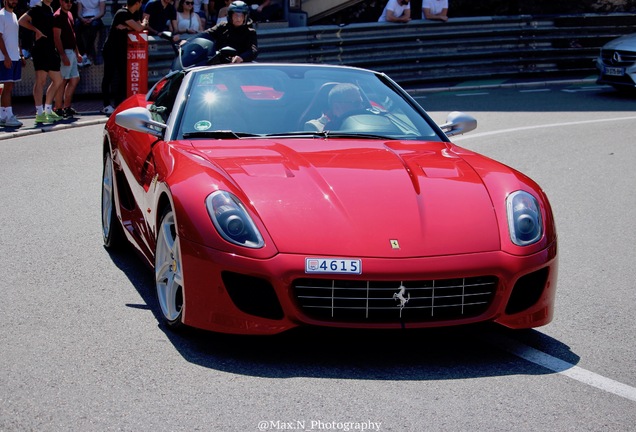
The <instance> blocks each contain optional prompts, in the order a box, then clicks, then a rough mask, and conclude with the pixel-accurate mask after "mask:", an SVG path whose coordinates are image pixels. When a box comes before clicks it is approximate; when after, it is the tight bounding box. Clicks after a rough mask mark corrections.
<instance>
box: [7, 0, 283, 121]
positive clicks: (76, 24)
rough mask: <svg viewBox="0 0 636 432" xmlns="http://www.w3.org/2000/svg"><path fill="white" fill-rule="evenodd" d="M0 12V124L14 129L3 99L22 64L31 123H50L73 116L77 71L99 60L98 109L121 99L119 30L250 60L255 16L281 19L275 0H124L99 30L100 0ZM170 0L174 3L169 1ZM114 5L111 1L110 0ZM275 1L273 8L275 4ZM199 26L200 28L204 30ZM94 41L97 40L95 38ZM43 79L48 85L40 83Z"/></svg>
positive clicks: (42, 1)
mask: <svg viewBox="0 0 636 432" xmlns="http://www.w3.org/2000/svg"><path fill="white" fill-rule="evenodd" d="M2 1H3V7H2V8H1V9H0V83H1V84H2V85H3V89H2V95H1V97H0V127H3V126H4V127H12V128H17V127H20V126H22V122H20V121H19V120H18V119H17V118H16V116H15V114H14V113H13V108H12V101H11V96H12V92H13V87H14V85H15V83H16V82H18V81H20V80H21V79H22V68H23V67H24V66H25V65H26V62H27V60H28V59H31V60H32V62H33V68H34V71H35V80H34V81H35V82H34V85H33V101H34V105H35V121H36V123H49V124H50V123H55V122H57V121H60V120H61V119H64V118H71V117H75V116H76V115H77V112H76V111H75V109H74V108H73V106H72V100H73V94H74V92H75V89H76V88H77V86H78V84H79V81H80V69H81V68H84V67H87V66H90V65H92V64H102V63H103V64H104V74H103V77H102V85H101V90H102V98H103V104H104V107H103V109H102V113H104V114H106V115H110V114H112V113H113V111H114V110H115V107H116V106H117V105H119V104H120V103H121V102H122V101H123V100H124V99H125V97H126V78H127V54H126V53H127V43H128V41H127V34H128V33H129V32H141V31H146V32H148V33H149V34H151V35H157V34H159V33H161V32H163V31H170V32H172V34H173V38H174V40H175V41H179V40H181V41H184V40H186V39H188V38H190V37H192V36H195V35H196V36H199V37H204V38H208V39H211V40H214V41H216V42H217V44H220V45H222V46H230V47H232V48H234V49H235V50H236V55H235V56H233V58H232V59H231V61H232V62H233V63H241V62H244V61H252V60H254V59H255V58H256V56H257V55H258V44H257V40H256V31H255V30H254V27H253V25H252V23H253V21H252V19H251V17H250V15H252V16H254V17H257V18H256V19H274V18H276V17H278V15H277V14H278V13H280V14H281V16H282V6H280V2H277V1H276V0H263V1H260V2H243V1H240V0H239V1H233V2H232V1H224V2H223V4H222V5H220V6H221V7H220V8H219V10H218V11H217V10H216V7H215V8H214V10H212V5H216V3H217V2H214V1H212V2H210V0H151V1H148V2H147V3H145V4H144V3H143V0H125V4H124V5H123V6H121V7H119V8H118V9H117V10H116V11H115V12H114V15H113V17H112V22H111V25H110V27H109V29H108V32H107V34H105V35H103V33H105V32H103V30H104V23H103V20H102V18H103V17H104V14H105V11H106V1H105V0H38V1H37V2H36V3H34V4H32V5H28V4H26V3H25V4H24V5H23V7H22V8H21V7H20V5H19V3H20V2H26V0H2ZM174 1H176V2H177V3H176V6H175V4H174ZM114 4H117V1H116V0H115V1H114ZM277 6H278V7H277ZM206 29H207V30H206ZM102 39H105V40H104V41H103V42H102ZM47 81H48V82H49V84H48V86H47V85H46V84H47Z"/></svg>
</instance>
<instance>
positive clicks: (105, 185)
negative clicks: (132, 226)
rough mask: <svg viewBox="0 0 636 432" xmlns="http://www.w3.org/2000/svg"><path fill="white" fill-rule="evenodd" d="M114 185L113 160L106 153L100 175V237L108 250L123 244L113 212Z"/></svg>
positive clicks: (119, 225) (121, 230)
mask: <svg viewBox="0 0 636 432" xmlns="http://www.w3.org/2000/svg"><path fill="white" fill-rule="evenodd" d="M114 184H115V175H114V169H113V158H112V156H111V155H110V152H108V153H106V155H105V156H104V172H103V174H102V236H103V239H104V246H106V247H107V248H109V249H116V248H119V247H121V246H122V245H124V243H125V237H124V231H123V228H122V226H121V223H120V222H119V220H118V219H117V211H116V210H115V188H114Z"/></svg>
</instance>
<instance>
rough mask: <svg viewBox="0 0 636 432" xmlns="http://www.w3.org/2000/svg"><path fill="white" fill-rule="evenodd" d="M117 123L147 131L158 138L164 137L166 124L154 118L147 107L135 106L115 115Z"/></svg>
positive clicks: (137, 130)
mask: <svg viewBox="0 0 636 432" xmlns="http://www.w3.org/2000/svg"><path fill="white" fill-rule="evenodd" d="M115 123H117V125H119V126H121V127H123V128H124V129H129V130H133V131H136V132H142V133H147V134H150V135H152V136H155V137H157V138H162V137H163V132H164V131H165V129H166V127H167V126H166V125H165V124H163V123H160V122H158V121H155V120H153V119H152V115H151V114H150V111H149V110H148V109H146V108H142V107H135V108H129V109H127V110H124V111H122V112H120V113H118V114H116V115H115Z"/></svg>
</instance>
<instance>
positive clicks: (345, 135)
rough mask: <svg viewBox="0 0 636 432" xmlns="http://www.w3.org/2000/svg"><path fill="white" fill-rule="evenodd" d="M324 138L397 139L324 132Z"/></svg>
mask: <svg viewBox="0 0 636 432" xmlns="http://www.w3.org/2000/svg"><path fill="white" fill-rule="evenodd" d="M324 134H325V137H327V138H359V139H381V140H394V139H397V138H395V137H389V136H384V135H376V134H369V133H360V132H334V131H325V132H324Z"/></svg>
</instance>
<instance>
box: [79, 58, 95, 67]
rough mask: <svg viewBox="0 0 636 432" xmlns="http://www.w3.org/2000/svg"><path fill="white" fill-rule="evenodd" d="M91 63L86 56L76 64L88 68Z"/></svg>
mask: <svg viewBox="0 0 636 432" xmlns="http://www.w3.org/2000/svg"><path fill="white" fill-rule="evenodd" d="M92 64H93V63H92V62H91V59H89V58H88V56H84V58H83V59H82V62H81V63H80V64H78V66H79V67H88V66H90V65H92Z"/></svg>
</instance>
